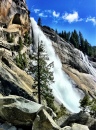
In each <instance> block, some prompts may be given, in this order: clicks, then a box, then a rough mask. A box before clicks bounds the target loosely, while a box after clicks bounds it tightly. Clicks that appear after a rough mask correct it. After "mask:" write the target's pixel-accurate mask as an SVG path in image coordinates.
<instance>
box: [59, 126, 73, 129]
mask: <svg viewBox="0 0 96 130" xmlns="http://www.w3.org/2000/svg"><path fill="white" fill-rule="evenodd" d="M60 130H72V129H71V127H70V126H65V127H64V128H62V129H60Z"/></svg>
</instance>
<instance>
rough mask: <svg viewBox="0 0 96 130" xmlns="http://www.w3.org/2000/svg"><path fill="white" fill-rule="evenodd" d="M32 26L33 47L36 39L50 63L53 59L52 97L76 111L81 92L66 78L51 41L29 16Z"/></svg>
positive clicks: (77, 110)
mask: <svg viewBox="0 0 96 130" xmlns="http://www.w3.org/2000/svg"><path fill="white" fill-rule="evenodd" d="M31 23H32V27H33V34H34V42H35V45H36V46H35V47H37V45H38V40H39V41H40V42H41V41H43V42H42V44H44V46H45V50H46V52H47V54H48V57H49V60H50V63H51V62H53V61H54V68H53V75H54V81H55V82H54V83H53V84H51V86H50V87H51V88H52V90H53V95H54V97H55V98H56V99H57V100H58V101H59V102H60V103H62V104H64V106H65V107H66V108H67V109H69V110H70V111H71V112H74V113H77V112H79V111H80V109H79V105H80V104H79V101H80V99H81V93H79V92H78V91H77V90H76V89H75V88H74V86H73V85H72V82H71V81H70V80H69V79H68V76H67V75H66V74H65V73H64V72H63V70H62V64H61V61H60V59H59V57H58V56H57V55H56V54H55V50H54V48H53V47H52V42H51V41H50V40H49V39H48V38H47V37H46V36H45V35H44V34H43V32H42V31H41V30H40V28H39V27H38V26H37V23H36V22H35V20H34V19H33V18H31Z"/></svg>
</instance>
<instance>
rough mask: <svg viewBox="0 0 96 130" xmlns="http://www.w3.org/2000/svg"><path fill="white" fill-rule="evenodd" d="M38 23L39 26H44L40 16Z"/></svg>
mask: <svg viewBox="0 0 96 130" xmlns="http://www.w3.org/2000/svg"><path fill="white" fill-rule="evenodd" d="M37 24H38V25H39V26H42V22H41V18H40V17H39V18H38V22H37Z"/></svg>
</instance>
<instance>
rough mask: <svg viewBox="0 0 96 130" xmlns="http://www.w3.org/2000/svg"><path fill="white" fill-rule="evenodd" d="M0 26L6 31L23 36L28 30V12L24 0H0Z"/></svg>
mask: <svg viewBox="0 0 96 130" xmlns="http://www.w3.org/2000/svg"><path fill="white" fill-rule="evenodd" d="M0 25H1V26H4V27H5V28H6V31H11V32H16V31H18V32H19V33H20V34H24V33H25V32H26V31H27V30H29V28H30V27H29V26H30V23H29V11H28V9H27V6H26V3H25V0H0Z"/></svg>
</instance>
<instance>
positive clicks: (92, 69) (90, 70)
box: [75, 48, 96, 81]
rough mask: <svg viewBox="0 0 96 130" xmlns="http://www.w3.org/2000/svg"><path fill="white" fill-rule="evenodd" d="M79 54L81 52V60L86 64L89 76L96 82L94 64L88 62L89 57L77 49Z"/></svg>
mask: <svg viewBox="0 0 96 130" xmlns="http://www.w3.org/2000/svg"><path fill="white" fill-rule="evenodd" d="M75 50H76V51H77V52H79V55H80V58H81V59H82V61H83V62H84V64H85V66H86V68H87V70H88V72H89V74H91V75H93V77H94V79H95V81H96V69H95V68H94V67H93V66H92V64H91V63H90V62H89V60H88V56H87V55H84V54H83V52H82V51H80V50H78V49H76V48H75Z"/></svg>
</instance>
